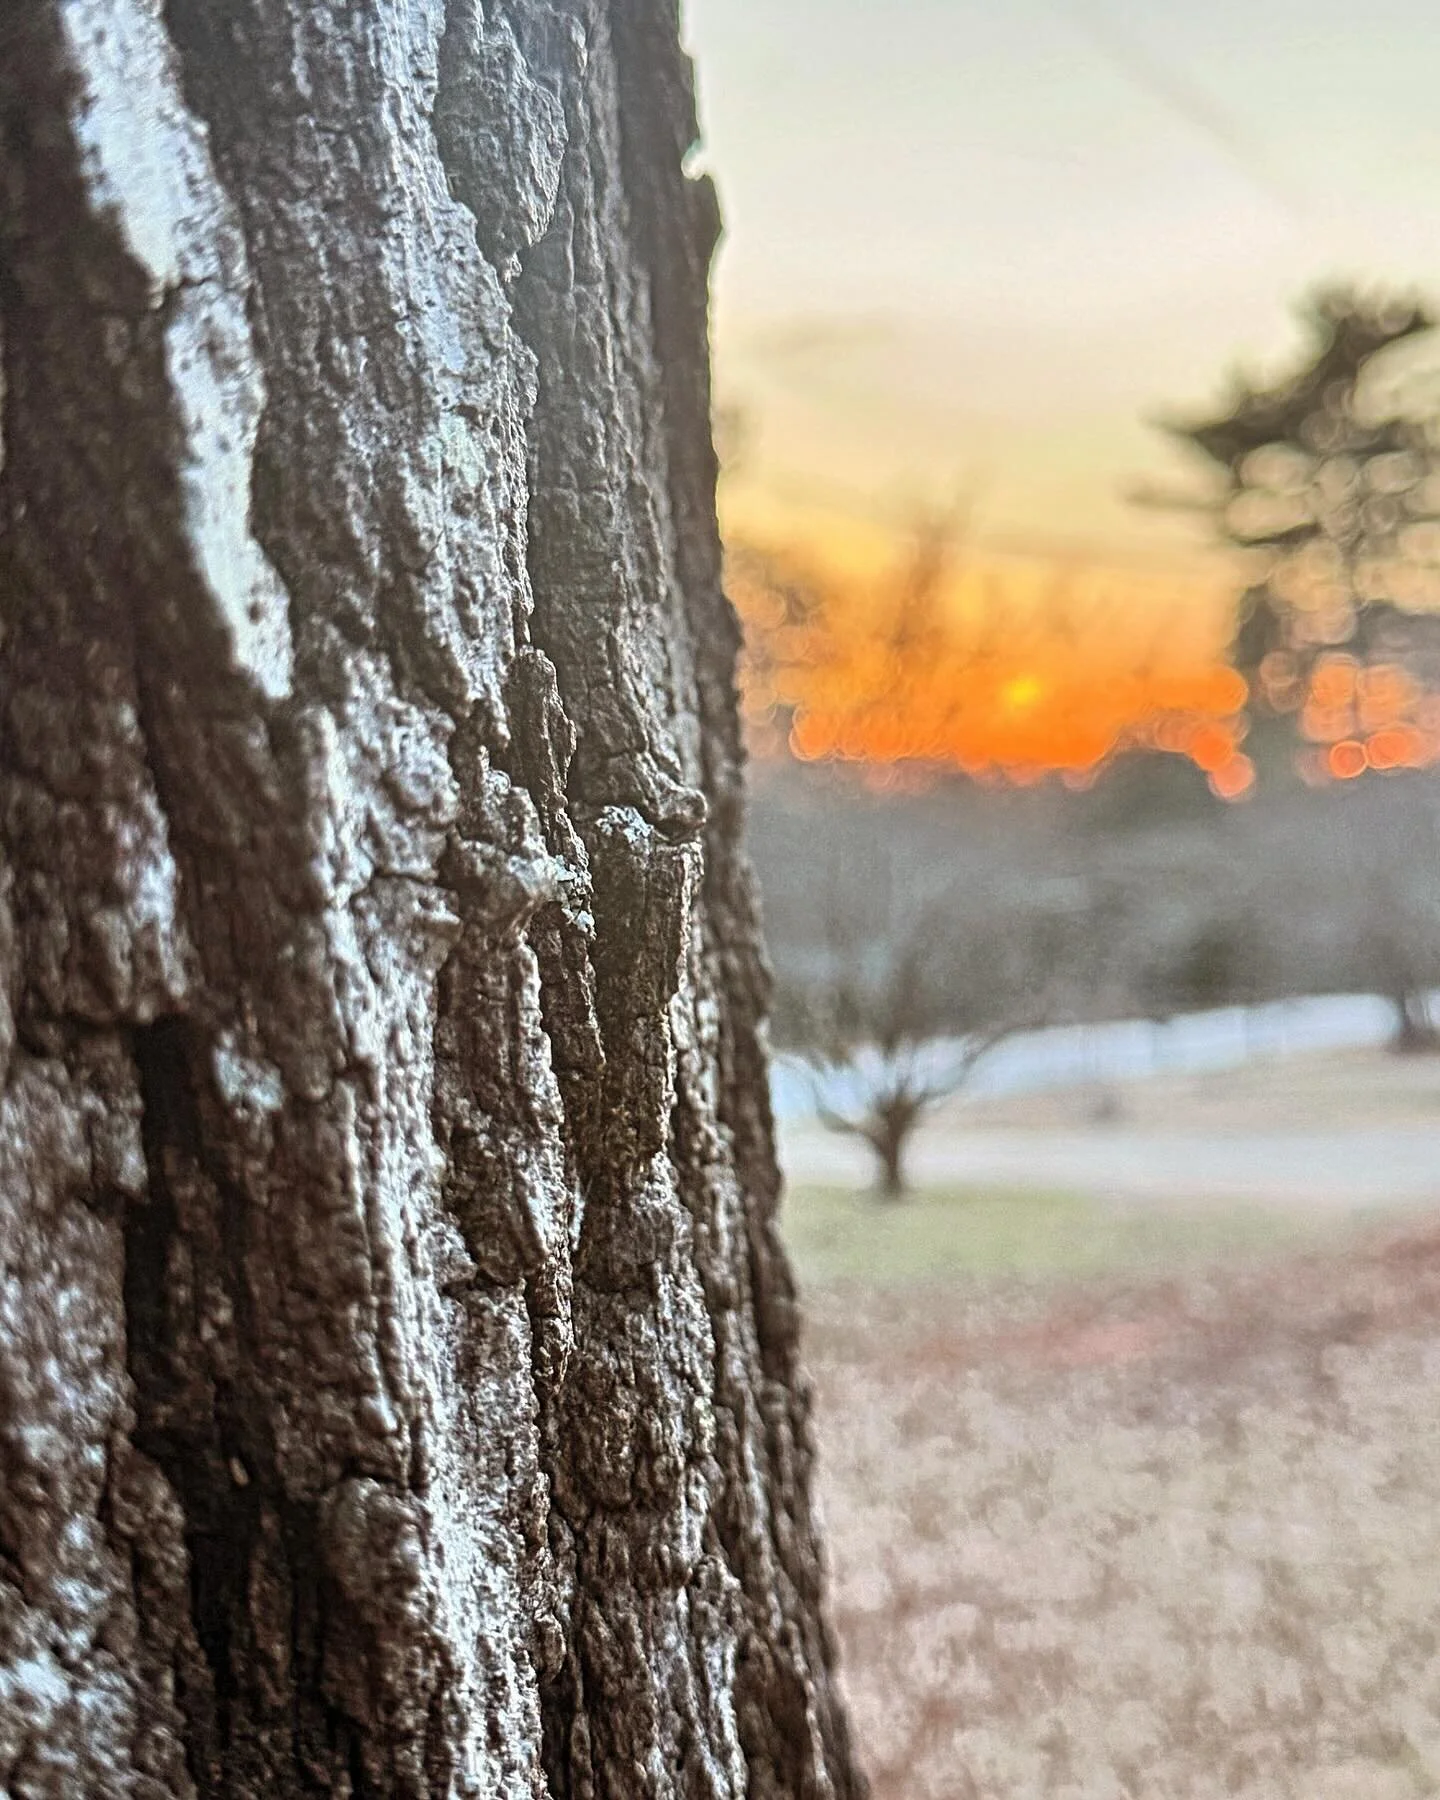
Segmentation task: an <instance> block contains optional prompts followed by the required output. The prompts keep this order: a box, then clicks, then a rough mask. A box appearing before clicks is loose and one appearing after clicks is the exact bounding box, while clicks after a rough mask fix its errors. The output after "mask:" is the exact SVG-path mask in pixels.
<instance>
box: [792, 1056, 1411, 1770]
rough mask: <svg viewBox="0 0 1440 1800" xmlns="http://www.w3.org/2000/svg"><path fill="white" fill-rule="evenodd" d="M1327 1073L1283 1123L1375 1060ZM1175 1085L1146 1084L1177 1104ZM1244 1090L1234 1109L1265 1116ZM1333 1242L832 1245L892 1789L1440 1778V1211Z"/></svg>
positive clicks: (874, 1754) (853, 1640)
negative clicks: (1108, 1261)
mask: <svg viewBox="0 0 1440 1800" xmlns="http://www.w3.org/2000/svg"><path fill="white" fill-rule="evenodd" d="M1307 1060H1312V1059H1307ZM1325 1060H1326V1061H1333V1060H1334V1059H1325ZM1389 1071H1395V1072H1396V1074H1397V1076H1398V1077H1400V1080H1399V1083H1398V1085H1400V1086H1403V1085H1404V1084H1405V1083H1406V1082H1408V1081H1409V1080H1410V1079H1411V1078H1412V1077H1411V1074H1410V1069H1409V1067H1408V1066H1407V1065H1403V1064H1400V1065H1397V1064H1395V1063H1394V1062H1388V1069H1387V1066H1386V1064H1385V1063H1382V1064H1381V1065H1380V1068H1379V1070H1378V1072H1376V1073H1375V1075H1374V1082H1375V1085H1376V1087H1377V1088H1378V1089H1379V1090H1381V1093H1380V1096H1379V1098H1378V1100H1377V1105H1378V1106H1380V1107H1382V1108H1383V1106H1387V1105H1390V1104H1391V1103H1392V1101H1393V1103H1394V1109H1395V1111H1396V1112H1399V1111H1402V1110H1403V1108H1402V1107H1401V1104H1400V1099H1401V1097H1397V1096H1396V1095H1393V1094H1391V1093H1390V1091H1389V1090H1388V1089H1387V1088H1386V1078H1387V1074H1388V1072H1389ZM1424 1073H1426V1074H1428V1075H1429V1076H1430V1077H1431V1078H1432V1079H1435V1080H1440V1068H1437V1067H1435V1066H1434V1065H1430V1067H1429V1068H1428V1069H1427V1070H1425V1071H1424ZM1312 1074H1313V1075H1315V1076H1316V1077H1318V1079H1317V1080H1316V1081H1315V1085H1314V1086H1313V1087H1312V1088H1311V1089H1310V1090H1309V1091H1308V1092H1307V1091H1304V1090H1305V1083H1306V1080H1307V1079H1309V1077H1307V1075H1306V1072H1305V1071H1303V1070H1299V1071H1297V1070H1290V1071H1287V1072H1286V1081H1288V1082H1289V1083H1290V1085H1291V1086H1292V1087H1294V1088H1295V1089H1297V1093H1296V1096H1295V1098H1294V1101H1293V1105H1294V1108H1295V1110H1294V1111H1293V1112H1292V1113H1291V1114H1289V1115H1287V1117H1286V1120H1285V1124H1284V1125H1283V1126H1281V1127H1276V1126H1275V1124H1274V1115H1273V1114H1271V1113H1262V1115H1261V1121H1262V1123H1263V1128H1264V1129H1267V1130H1272V1131H1274V1130H1278V1131H1279V1133H1280V1135H1286V1134H1288V1133H1299V1132H1300V1131H1301V1125H1300V1121H1302V1120H1304V1119H1312V1120H1313V1119H1314V1118H1316V1117H1320V1116H1323V1117H1324V1118H1325V1119H1326V1120H1327V1125H1328V1126H1329V1127H1333V1126H1334V1124H1335V1111H1336V1109H1337V1107H1338V1106H1339V1103H1340V1100H1341V1098H1342V1097H1343V1096H1342V1094H1341V1092H1340V1089H1341V1088H1343V1087H1344V1085H1345V1084H1344V1083H1340V1084H1339V1085H1338V1086H1337V1087H1333V1088H1332V1090H1331V1098H1330V1099H1329V1100H1327V1099H1326V1098H1325V1097H1324V1095H1323V1094H1317V1092H1316V1089H1317V1088H1319V1087H1322V1086H1323V1085H1324V1084H1325V1083H1326V1082H1328V1081H1329V1080H1330V1071H1329V1070H1326V1069H1323V1068H1319V1066H1318V1064H1317V1067H1316V1069H1315V1070H1313V1071H1312ZM1352 1074H1353V1071H1352ZM1266 1079H1267V1080H1270V1081H1271V1082H1272V1089H1273V1091H1274V1092H1279V1091H1280V1090H1281V1089H1282V1088H1283V1087H1284V1085H1285V1083H1284V1082H1281V1081H1279V1080H1276V1079H1275V1078H1274V1072H1273V1071H1272V1072H1271V1074H1270V1075H1269V1076H1267V1077H1266ZM1414 1080H1415V1082H1416V1084H1417V1087H1419V1086H1420V1081H1419V1073H1418V1072H1417V1073H1416V1075H1415V1076H1414ZM1352 1092H1353V1087H1352ZM1136 1099H1137V1106H1136V1112H1137V1115H1139V1112H1140V1103H1139V1097H1138V1096H1137V1097H1136ZM1174 1099H1175V1096H1174V1095H1173V1094H1171V1095H1169V1096H1162V1095H1160V1094H1159V1093H1158V1092H1157V1093H1152V1094H1150V1095H1147V1096H1146V1097H1145V1098H1144V1102H1143V1104H1144V1106H1146V1107H1147V1108H1148V1107H1150V1106H1151V1105H1152V1104H1153V1105H1154V1107H1155V1108H1156V1109H1157V1110H1156V1113H1155V1115H1153V1116H1157V1117H1163V1118H1165V1119H1166V1120H1167V1121H1173V1119H1174V1118H1175V1112H1174V1110H1173V1102H1174ZM1412 1103H1418V1102H1415V1101H1414V1097H1413V1096H1412V1097H1411V1098H1408V1099H1405V1100H1404V1104H1405V1105H1410V1104H1412ZM1190 1104H1192V1105H1193V1106H1194V1107H1195V1108H1197V1109H1198V1108H1202V1107H1204V1106H1206V1105H1209V1104H1211V1102H1210V1100H1209V1099H1207V1097H1206V1095H1205V1094H1204V1093H1200V1094H1197V1095H1194V1096H1192V1099H1191V1102H1190ZM1246 1104H1248V1101H1247V1099H1246V1097H1245V1096H1243V1095H1241V1096H1239V1097H1238V1098H1237V1101H1236V1105H1235V1107H1234V1109H1233V1110H1232V1111H1231V1113H1229V1114H1228V1115H1226V1114H1223V1113H1220V1112H1219V1109H1216V1113H1212V1122H1211V1123H1210V1124H1209V1125H1208V1126H1207V1127H1206V1128H1207V1129H1209V1130H1212V1131H1216V1132H1223V1131H1225V1130H1226V1129H1230V1130H1232V1131H1238V1132H1252V1133H1253V1132H1254V1131H1255V1129H1256V1123H1257V1115H1256V1114H1255V1113H1254V1112H1249V1113H1247V1112H1246V1110H1245V1106H1246ZM1036 1111H1037V1113H1038V1112H1039V1111H1040V1108H1039V1106H1038V1104H1037V1107H1036ZM1217 1114H1218V1116H1217ZM1374 1116H1375V1108H1371V1109H1369V1110H1367V1109H1366V1108H1364V1107H1361V1106H1358V1105H1356V1106H1354V1107H1353V1108H1352V1110H1351V1111H1350V1113H1349V1114H1347V1115H1346V1126H1348V1128H1349V1129H1352V1130H1354V1131H1357V1132H1364V1131H1367V1130H1373V1129H1375V1125H1374ZM1188 1123H1189V1124H1190V1126H1191V1127H1192V1128H1194V1126H1195V1115H1193V1114H1192V1115H1191V1118H1190V1120H1189V1121H1188ZM991 1126H993V1127H994V1129H997V1130H998V1129H1004V1130H1006V1131H1008V1132H1012V1133H1015V1134H1017V1135H1018V1134H1021V1133H1024V1132H1026V1131H1027V1130H1028V1131H1035V1132H1038V1133H1040V1134H1041V1135H1042V1136H1043V1135H1044V1133H1045V1132H1047V1131H1053V1130H1054V1129H1055V1126H1054V1124H1053V1122H1050V1123H1047V1122H1046V1121H1045V1120H1044V1119H1043V1117H1042V1118H1040V1119H1038V1120H1036V1121H1035V1122H1032V1123H1031V1124H1030V1125H1028V1126H1027V1125H1026V1124H1024V1123H1022V1122H1021V1121H1019V1120H1016V1119H1012V1121H1011V1122H1010V1123H1009V1124H1008V1125H1005V1126H1003V1127H1002V1126H999V1125H996V1124H995V1123H994V1121H991V1122H990V1123H989V1125H987V1129H989V1128H990V1127H991ZM1145 1128H1146V1127H1144V1126H1143V1125H1142V1126H1141V1127H1140V1128H1139V1129H1142V1130H1143V1129H1145ZM1436 1142H1437V1161H1440V1132H1437V1137H1436ZM877 1204H878V1203H877ZM955 1216H956V1219H957V1228H959V1229H963V1228H964V1218H965V1214H964V1209H963V1208H960V1209H958V1210H957V1212H956V1215H955ZM1331 1221H1332V1224H1333V1209H1332V1213H1331ZM893 1228H894V1227H893V1226H892V1225H890V1224H887V1227H886V1229H893ZM900 1229H903V1226H902V1227H900ZM1316 1243H1317V1244H1319V1246H1320V1247H1318V1248H1305V1247H1298V1248H1297V1247H1295V1246H1294V1245H1293V1244H1288V1243H1287V1244H1285V1245H1282V1246H1280V1247H1270V1248H1268V1249H1265V1250H1263V1251H1259V1250H1256V1249H1254V1248H1253V1247H1252V1248H1250V1249H1247V1250H1246V1251H1245V1252H1244V1253H1243V1254H1232V1255H1229V1256H1227V1255H1224V1254H1217V1256H1216V1257H1215V1258H1214V1259H1213V1260H1212V1261H1211V1262H1209V1263H1208V1264H1206V1265H1205V1266H1196V1264H1195V1263H1194V1262H1193V1260H1191V1261H1182V1260H1181V1259H1179V1258H1177V1261H1176V1265H1175V1268H1174V1269H1173V1270H1172V1271H1170V1272H1167V1271H1165V1270H1163V1269H1156V1268H1153V1267H1150V1268H1147V1269H1146V1270H1145V1271H1144V1272H1136V1271H1135V1270H1133V1269H1131V1270H1128V1271H1125V1270H1118V1269H1117V1270H1111V1271H1109V1272H1105V1271H1101V1272H1098V1273H1097V1272H1093V1271H1092V1272H1090V1273H1088V1274H1087V1275H1086V1276H1085V1277H1084V1278H1083V1279H1076V1278H1072V1277H1071V1276H1069V1275H1065V1276H1062V1277H1060V1278H1057V1279H1047V1280H1037V1279H1035V1278H1034V1277H1033V1275H1031V1276H1027V1277H1026V1278H1025V1279H1023V1280H1022V1279H1017V1278H1015V1277H1014V1276H1006V1275H1005V1274H1004V1273H1003V1272H999V1273H997V1272H995V1271H992V1270H987V1271H986V1272H985V1273H984V1274H983V1275H979V1274H976V1273H975V1272H973V1271H972V1272H968V1273H962V1274H957V1273H955V1272H954V1270H953V1269H951V1270H948V1271H946V1272H943V1273H941V1274H938V1275H936V1276H934V1277H933V1278H929V1277H927V1276H926V1275H925V1274H924V1273H923V1272H921V1273H919V1274H917V1273H916V1272H915V1271H914V1270H913V1268H912V1269H911V1270H910V1271H909V1273H907V1274H906V1275H905V1276H904V1278H903V1279H901V1278H898V1277H897V1276H896V1275H895V1274H894V1270H895V1269H896V1268H899V1267H900V1266H901V1265H900V1264H899V1263H896V1262H894V1261H893V1259H892V1262H891V1264H890V1265H888V1266H889V1267H890V1269H891V1273H890V1274H889V1275H886V1274H884V1273H877V1274H876V1275H874V1276H867V1275H866V1274H863V1273H862V1274H855V1273H849V1274H846V1275H844V1276H837V1275H836V1274H835V1268H836V1267H837V1266H839V1265H837V1264H836V1263H835V1262H834V1260H833V1259H832V1260H831V1262H830V1263H828V1264H826V1265H825V1266H824V1268H823V1269H822V1268H821V1267H820V1265H819V1264H818V1263H817V1264H816V1266H815V1269H814V1270H812V1275H813V1279H811V1280H810V1281H809V1282H808V1283H807V1284H806V1298H807V1302H808V1319H809V1327H808V1331H809V1335H808V1360H809V1363H810V1367H811V1370H812V1374H813V1378H814V1380H815V1384H816V1394H817V1403H818V1413H817V1420H818V1439H819V1446H818V1447H819V1469H820V1493H821V1503H822V1506H823V1508H824V1511H825V1515H826V1523H827V1527H828V1534H829V1542H830V1546H831V1560H832V1574H833V1581H834V1608H835V1618H836V1624H837V1630H838V1635H839V1640H840V1645H841V1650H842V1656H843V1669H844V1680H845V1683H846V1686H847V1689H848V1692H849V1694H850V1698H851V1702H852V1706H853V1709H854V1717H855V1723H856V1727H857V1731H858V1735H859V1740H860V1745H861V1749H862V1754H863V1756H864V1759H865V1762H866V1765H867V1767H868V1768H869V1770H870V1773H871V1777H872V1781H873V1784H874V1793H875V1800H980V1797H982V1796H983V1797H984V1800H1061V1797H1064V1800H1120V1797H1121V1796H1130V1797H1134V1800H1149V1797H1151V1796H1157V1797H1164V1800H1169V1797H1171V1796H1174V1797H1177V1800H1178V1797H1184V1800H1209V1797H1210V1796H1215V1797H1217V1800H1218V1797H1219V1796H1239V1797H1240V1800H1271V1797H1272V1796H1273V1797H1277V1800H1278V1797H1281V1796H1284V1797H1287V1800H1411V1797H1418V1796H1424V1795H1436V1794H1440V1214H1437V1215H1434V1216H1432V1217H1431V1218H1429V1219H1428V1220H1420V1219H1417V1217H1416V1216H1414V1215H1413V1214H1412V1215H1409V1216H1406V1217H1405V1218H1404V1219H1403V1220H1402V1218H1401V1217H1400V1216H1399V1215H1396V1216H1394V1217H1393V1218H1391V1219H1390V1220H1388V1221H1386V1220H1381V1221H1380V1222H1378V1223H1377V1222H1375V1221H1374V1220H1373V1219H1372V1220H1371V1221H1370V1222H1369V1223H1368V1224H1362V1223H1360V1222H1359V1221H1358V1215H1357V1222H1356V1223H1354V1224H1353V1226H1349V1227H1347V1228H1346V1229H1344V1230H1342V1231H1341V1232H1339V1233H1337V1232H1335V1231H1334V1230H1331V1231H1330V1232H1329V1233H1328V1234H1327V1235H1326V1236H1325V1238H1324V1239H1323V1242H1322V1241H1321V1240H1320V1239H1317V1240H1316ZM800 1260H801V1264H802V1267H801V1275H802V1280H803V1279H804V1277H805V1274H806V1269H805V1266H804V1265H805V1254H804V1253H803V1252H802V1253H801V1256H800ZM847 1266H849V1267H851V1268H859V1269H862V1270H863V1269H864V1268H865V1267H866V1266H867V1265H866V1263H865V1262H864V1260H863V1258H862V1259H855V1258H852V1259H851V1262H850V1264H849V1265H847ZM876 1267H877V1269H879V1267H880V1265H879V1264H878V1263H877V1265H876Z"/></svg>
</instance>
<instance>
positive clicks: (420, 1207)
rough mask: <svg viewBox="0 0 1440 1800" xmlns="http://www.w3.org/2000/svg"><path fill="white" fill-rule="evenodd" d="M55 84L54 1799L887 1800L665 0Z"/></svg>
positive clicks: (20, 637)
mask: <svg viewBox="0 0 1440 1800" xmlns="http://www.w3.org/2000/svg"><path fill="white" fill-rule="evenodd" d="M0 109H3V146H0V156H3V162H0V181H3V188H0V206H3V227H0V332H3V356H4V361H3V371H4V415H3V417H4V437H3V450H4V459H5V460H4V468H3V475H0V485H3V495H0V506H3V530H4V538H3V550H0V557H3V561H0V595H3V605H4V612H3V626H0V631H3V636H0V831H3V845H4V854H5V865H4V872H3V887H0V977H3V987H0V1068H3V1077H4V1083H3V1099H0V1789H3V1790H4V1791H5V1793H6V1794H7V1795H9V1796H11V1800H36V1797H39V1796H61V1795H63V1796H67V1797H69V1796H84V1795H103V1796H110V1795H115V1796H120V1795H124V1796H134V1797H136V1800H139V1797H141V1796H144V1797H146V1800H161V1797H168V1796H179V1795H194V1794H202V1795H224V1796H242V1795H244V1796H252V1795H253V1796H264V1797H265V1800H281V1797H283V1796H290V1795H300V1794H306V1795H310V1794H326V1795H351V1796H361V1795H368V1796H378V1795H406V1796H426V1797H431V1796H451V1795H457V1796H458V1795H474V1796H486V1797H487V1800H488V1797H490V1796H522V1795H523V1796H557V1797H558V1796H566V1797H568V1800H582V1797H585V1800H588V1797H591V1796H594V1797H596V1800H601V1797H604V1800H637V1797H640V1796H646V1795H655V1796H659V1795H684V1796H706V1797H712V1796H713V1797H716V1800H719V1797H722V1796H739V1795H742V1794H746V1795H751V1796H755V1797H756V1800H772V1797H773V1800H779V1797H780V1796H802V1795H803V1796H815V1797H817V1800H818V1797H820V1796H834V1797H835V1800H844V1797H845V1796H851V1795H855V1794H858V1792H859V1783H858V1778H857V1777H856V1776H855V1774H854V1773H853V1771H852V1766H851V1762H850V1757H849V1751H848V1748H847V1742H846V1735H845V1727H844V1722H843V1719H842V1716H841V1714H840V1711H839V1708H838V1704H837V1699H836V1694H835V1688H834V1683H833V1679H832V1673H831V1662H832V1655H831V1649H830V1645H829V1642H828V1639H827V1637H826V1633H825V1629H824V1626H823V1623H822V1619H821V1611H820V1581H821V1577H820V1568H819V1562H818V1556H817V1542H816V1533H815V1526H814V1522H813V1519H812V1516H811V1512H810V1503H809V1497H808V1489H809V1463H810V1439H809V1433H808V1426H807V1420H806V1401H805V1398H804V1393H803V1389H802V1386H801V1383H800V1380H799V1376H798V1373H797V1368H796V1361H795V1323H796V1320H795V1304H794V1298H793V1293H792V1289H791V1285H790V1278H789V1274H788V1272H787V1269H786V1266H785V1262H784V1259H783V1257H782V1255H781V1253H780V1251H779V1249H778V1247H777V1243H776V1238H775V1232H774V1208H775V1203H776V1192H777V1179H776V1172H775V1164H774V1157H773V1152H772V1145H771V1131H770V1120H769V1116H768V1109H767V1100H766V1086H765V1075H764V1060H763V1050H762V1048H761V1044H760V1039H759V1036H758V1033H759V1027H760V1023H761V1015H762V1012H763V1008H764V1005H765V996H766V989H765V979H764V973H763V965H762V962H761V958H760V954H759V950H758V947H757V932H756V922H755V915H754V911H753V905H752V899H751V887H750V880H749V876H748V873H747V870H746V867H745V864H744V862H743V860H742V858H741V855H740V853H739V850H738V837H739V830H740V814H741V774H740V752H739V746H738V740H737V735H736V723H735V703H734V692H733V684H732V671H733V663H734V657H735V649H736V632H735V625H734V621H733V618H732V615H731V612H730V609H729V607H728V605H727V603H726V601H725V599H724V596H723V594H722V592H721V588H720V582H719V561H718V552H717V543H716V536H715V525H714V513H713V483H714V472H715V471H714V462H713V457H712V454H711V450H710V442H709V430H708V385H707V383H708V377H707V368H706V356H705V337H704V327H705V279H706V270H707V267H708V263H709V258H710V254H711V250H712V248H713V243H714V239H715V235H716V229H717V214H716V209H715V203H714V198H713V195H712V192H711V189H710V187H709V184H708V183H707V182H705V181H694V180H691V179H688V178H687V177H686V175H685V173H684V170H683V167H682V162H683V158H684V156H685V153H686V151H687V149H688V148H689V146H690V144H691V142H692V140H693V138H694V135H695V129H694V117H693V104H692V98H691V87H690V77H689V69H688V65H687V64H686V63H685V61H684V59H683V57H682V56H681V54H680V52H679V49H678V45H677V30H676V20H675V16H674V11H673V0H670V3H669V4H667V3H666V0H612V4H611V5H610V6H609V7H604V6H600V5H595V4H590V3H588V0H365V3H364V4H358V3H355V0H168V3H167V4H166V5H165V6H164V8H163V9H162V8H161V7H160V6H159V5H158V4H153V3H151V0H24V3H20V0H13V3H12V4H9V5H6V6H4V7H3V8H0Z"/></svg>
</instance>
